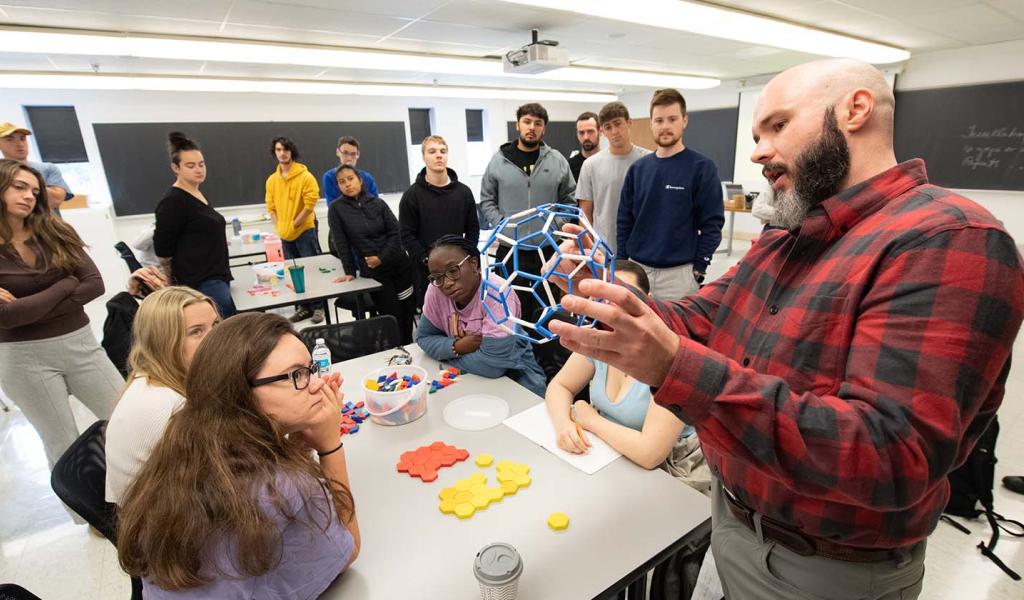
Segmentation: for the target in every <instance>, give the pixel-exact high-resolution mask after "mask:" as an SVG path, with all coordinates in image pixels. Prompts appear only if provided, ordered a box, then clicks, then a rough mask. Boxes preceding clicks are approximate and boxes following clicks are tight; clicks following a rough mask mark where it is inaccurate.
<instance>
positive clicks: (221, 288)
mask: <svg viewBox="0 0 1024 600" xmlns="http://www.w3.org/2000/svg"><path fill="white" fill-rule="evenodd" d="M196 290H198V291H200V292H202V293H204V294H206V295H207V296H209V297H210V299H211V300H213V302H214V303H215V304H216V305H217V310H218V311H220V317H221V318H222V319H226V318H228V317H230V316H231V315H233V314H235V313H236V312H238V311H237V310H236V309H235V301H234V300H232V299H231V285H230V284H229V283H228V282H227V281H224V280H223V279H207V280H205V281H200V282H199V283H198V284H196Z"/></svg>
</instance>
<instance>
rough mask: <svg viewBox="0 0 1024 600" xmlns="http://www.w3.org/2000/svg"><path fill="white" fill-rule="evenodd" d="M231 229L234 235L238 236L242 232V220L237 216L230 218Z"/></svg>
mask: <svg viewBox="0 0 1024 600" xmlns="http://www.w3.org/2000/svg"><path fill="white" fill-rule="evenodd" d="M231 231H232V233H233V235H234V236H236V237H237V236H239V235H241V233H242V222H241V221H239V220H238V217H235V218H234V219H231Z"/></svg>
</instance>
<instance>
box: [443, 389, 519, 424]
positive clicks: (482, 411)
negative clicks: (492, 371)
mask: <svg viewBox="0 0 1024 600" xmlns="http://www.w3.org/2000/svg"><path fill="white" fill-rule="evenodd" d="M506 418H508V402H505V401H504V400H502V399H501V398H499V397H497V396H489V395H487V394H470V395H469V396H463V397H461V398H457V399H455V400H452V401H451V402H449V403H448V406H446V407H444V422H445V423H448V424H449V425H451V426H452V427H454V428H456V429H461V430H463V431H481V430H483V429H490V428H491V427H494V426H496V425H499V424H501V422H502V421H504V420H505V419H506Z"/></svg>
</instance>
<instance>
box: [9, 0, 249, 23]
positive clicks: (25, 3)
mask: <svg viewBox="0 0 1024 600" xmlns="http://www.w3.org/2000/svg"><path fill="white" fill-rule="evenodd" d="M231 4H232V2H231V0H203V2H190V3H188V6H187V8H184V7H183V6H182V4H181V3H179V2H167V1H164V0H81V1H79V0H49V1H45V0H43V1H31V0H13V1H12V0H7V1H5V2H4V3H3V7H4V10H5V11H9V10H16V9H17V8H18V7H26V8H34V9H42V10H46V11H49V12H71V13H100V14H107V15H119V16H148V17H169V18H179V19H180V18H188V19H189V20H199V21H202V20H209V21H221V20H222V19H223V18H224V16H225V15H226V14H227V12H228V9H229V8H230V7H231Z"/></svg>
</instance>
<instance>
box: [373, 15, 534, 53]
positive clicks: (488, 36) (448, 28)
mask: <svg viewBox="0 0 1024 600" xmlns="http://www.w3.org/2000/svg"><path fill="white" fill-rule="evenodd" d="M395 35H396V37H401V38H404V39H414V40H421V41H428V42H455V43H459V44H472V45H475V46H491V47H493V46H506V45H507V46H516V47H518V46H522V45H523V44H527V43H529V41H530V37H529V33H527V34H525V35H524V34H523V33H520V32H515V31H508V30H506V29H498V28H484V27H478V26H475V25H457V24H453V23H439V22H435V21H430V20H423V21H417V22H415V23H413V24H412V25H409V26H408V27H406V28H405V29H403V30H402V31H400V32H399V33H397V34H395ZM383 43H385V44H386V43H387V42H386V41H385V42H383Z"/></svg>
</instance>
